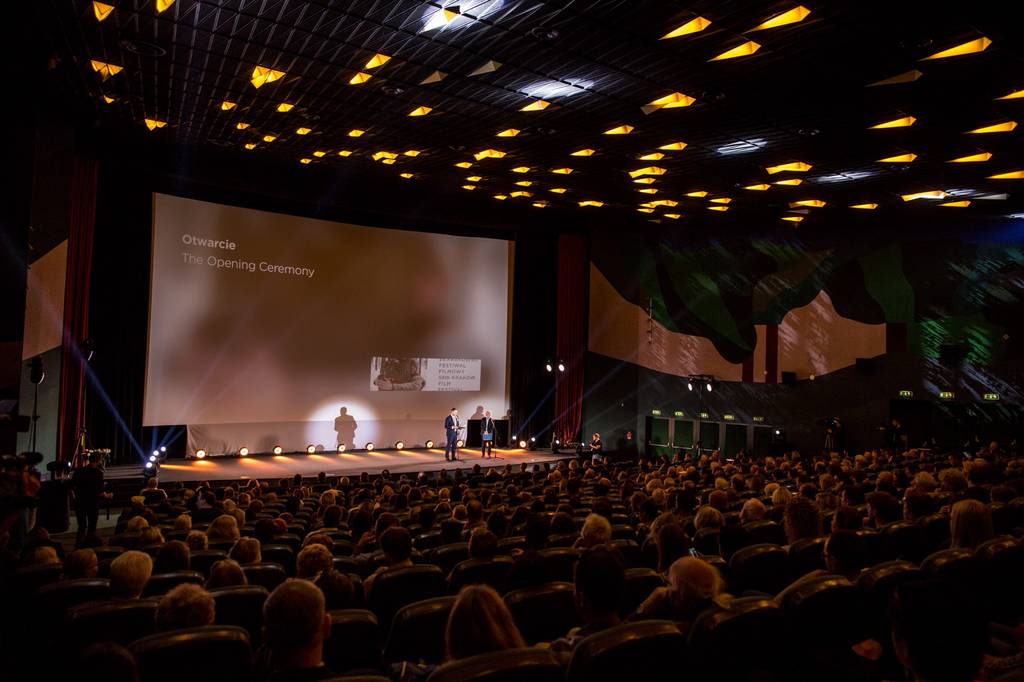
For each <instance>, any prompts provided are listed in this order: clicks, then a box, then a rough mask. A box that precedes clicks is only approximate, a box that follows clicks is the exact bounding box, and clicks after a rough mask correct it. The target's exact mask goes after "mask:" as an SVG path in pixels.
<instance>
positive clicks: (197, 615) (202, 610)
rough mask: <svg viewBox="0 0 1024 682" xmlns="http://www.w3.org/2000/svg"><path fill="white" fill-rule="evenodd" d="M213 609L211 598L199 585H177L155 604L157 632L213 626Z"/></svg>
mask: <svg viewBox="0 0 1024 682" xmlns="http://www.w3.org/2000/svg"><path fill="white" fill-rule="evenodd" d="M215 608H216V607H215V606H214V602H213V596H212V595H211V594H210V593H209V592H207V591H206V590H204V589H203V588H202V587H200V586H199V585H193V584H192V583H186V584H184V585H178V586H176V587H174V588H172V589H171V590H170V591H169V592H168V593H167V594H165V595H164V596H163V597H161V598H160V603H159V604H157V607H156V629H157V632H166V631H168V630H183V629H185V628H198V627H202V626H204V625H213V622H214V619H215Z"/></svg>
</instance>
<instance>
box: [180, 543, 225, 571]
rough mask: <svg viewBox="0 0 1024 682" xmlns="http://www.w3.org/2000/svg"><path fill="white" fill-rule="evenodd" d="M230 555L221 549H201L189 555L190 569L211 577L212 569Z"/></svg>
mask: <svg viewBox="0 0 1024 682" xmlns="http://www.w3.org/2000/svg"><path fill="white" fill-rule="evenodd" d="M227 558H228V553H227V552H225V551H223V550H220V549H200V550H196V551H195V552H192V553H191V554H190V555H189V560H188V567H189V568H191V569H192V570H193V571H199V572H200V573H202V574H203V575H204V576H206V577H209V575H210V568H211V567H212V566H213V565H214V564H215V563H217V562H218V561H220V560H222V559H227Z"/></svg>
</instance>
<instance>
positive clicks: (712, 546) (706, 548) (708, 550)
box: [693, 528, 722, 556]
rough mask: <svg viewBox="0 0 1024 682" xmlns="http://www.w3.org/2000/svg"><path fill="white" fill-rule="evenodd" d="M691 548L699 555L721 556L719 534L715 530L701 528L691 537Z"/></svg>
mask: <svg viewBox="0 0 1024 682" xmlns="http://www.w3.org/2000/svg"><path fill="white" fill-rule="evenodd" d="M693 548H694V549H695V550H697V551H698V552H700V553H701V554H711V555H717V556H721V555H722V534H721V532H720V531H719V530H718V529H717V528H701V529H700V530H698V531H697V532H696V533H694V535H693Z"/></svg>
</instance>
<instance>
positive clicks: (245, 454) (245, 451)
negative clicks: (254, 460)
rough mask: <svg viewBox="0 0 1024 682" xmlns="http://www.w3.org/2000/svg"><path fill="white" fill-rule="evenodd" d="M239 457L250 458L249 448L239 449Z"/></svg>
mask: <svg viewBox="0 0 1024 682" xmlns="http://www.w3.org/2000/svg"><path fill="white" fill-rule="evenodd" d="M238 456H239V457H248V456H249V448H247V447H245V446H242V447H240V448H238Z"/></svg>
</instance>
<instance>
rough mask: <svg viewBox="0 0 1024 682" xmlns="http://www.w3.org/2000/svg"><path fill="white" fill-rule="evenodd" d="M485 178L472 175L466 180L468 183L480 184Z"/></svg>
mask: <svg viewBox="0 0 1024 682" xmlns="http://www.w3.org/2000/svg"><path fill="white" fill-rule="evenodd" d="M481 180H483V178H482V177H481V176H479V175H470V176H469V177H468V178H466V182H480V181H481Z"/></svg>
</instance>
